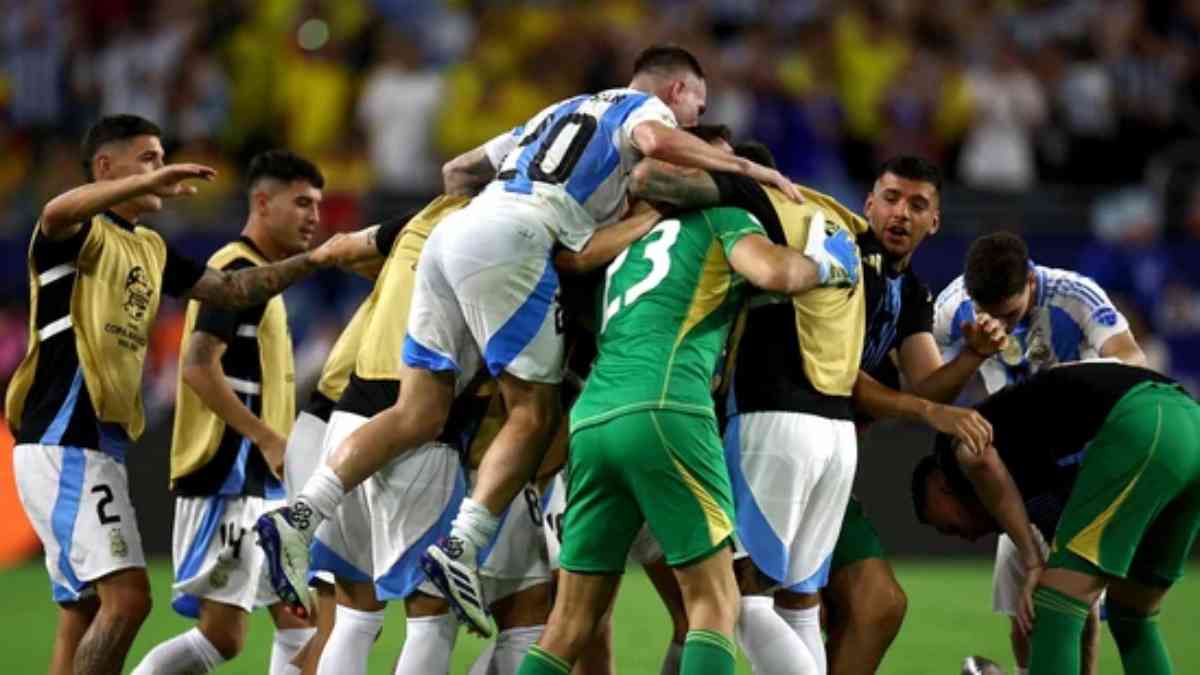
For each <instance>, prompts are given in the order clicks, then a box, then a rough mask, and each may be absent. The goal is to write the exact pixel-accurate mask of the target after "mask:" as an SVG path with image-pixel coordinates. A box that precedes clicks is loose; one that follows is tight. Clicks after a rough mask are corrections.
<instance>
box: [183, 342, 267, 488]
mask: <svg viewBox="0 0 1200 675" xmlns="http://www.w3.org/2000/svg"><path fill="white" fill-rule="evenodd" d="M226 347H227V345H226V344H225V342H224V341H223V340H222V339H221V338H219V337H217V336H215V335H211V334H209V333H206V332H204V331H196V332H194V333H192V335H191V337H190V338H189V339H188V345H187V350H186V351H185V352H184V354H183V359H182V363H181V368H180V372H179V376H180V378H181V379H182V380H183V383H184V384H186V385H187V386H188V388H190V389H191V390H192V391H194V392H195V393H196V396H197V397H199V398H200V400H201V401H202V402H203V403H204V405H206V406H208V408H209V409H210V410H212V411H213V412H214V413H216V414H217V416H218V417H220V418H221V419H222V420H224V421H225V423H226V424H228V425H229V426H231V427H233V428H234V429H236V430H237V432H238V433H239V434H242V435H243V436H245V437H246V438H249V439H250V440H251V441H253V442H254V444H255V445H257V446H258V448H259V451H260V452H262V454H263V457H264V458H265V459H266V460H267V465H268V466H270V467H271V470H272V471H274V472H275V475H276V476H283V451H284V448H285V447H286V446H287V439H286V438H284V437H283V436H281V435H279V434H277V433H275V431H274V430H273V429H271V427H269V426H267V424H266V423H265V422H263V421H262V420H261V419H259V418H258V417H255V415H254V413H253V412H251V411H250V409H249V408H247V407H246V406H245V404H243V403H242V402H241V401H239V400H238V397H237V394H236V393H234V391H233V388H232V387H230V386H229V382H228V381H226V380H225V371H224V369H223V368H222V367H221V356H222V355H224V354H225V350H226Z"/></svg>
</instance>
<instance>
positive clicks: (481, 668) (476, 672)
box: [467, 641, 496, 675]
mask: <svg viewBox="0 0 1200 675" xmlns="http://www.w3.org/2000/svg"><path fill="white" fill-rule="evenodd" d="M495 653H496V643H495V642H494V641H493V642H488V643H487V646H486V647H484V648H483V651H482V652H479V656H477V657H475V662H474V663H472V664H471V669H470V670H468V671H467V675H488V673H490V672H491V667H492V655H493V654H495Z"/></svg>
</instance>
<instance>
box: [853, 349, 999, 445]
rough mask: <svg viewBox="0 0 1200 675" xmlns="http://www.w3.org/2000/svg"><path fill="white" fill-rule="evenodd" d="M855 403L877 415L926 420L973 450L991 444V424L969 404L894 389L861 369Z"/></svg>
mask: <svg viewBox="0 0 1200 675" xmlns="http://www.w3.org/2000/svg"><path fill="white" fill-rule="evenodd" d="M853 396H854V407H855V408H858V409H859V410H862V411H863V412H865V413H867V414H868V415H870V416H871V417H874V418H876V419H887V418H896V419H903V420H908V421H910V422H919V423H921V424H925V425H927V426H929V427H930V428H932V429H934V430H935V431H939V432H941V433H944V434H949V435H951V436H953V437H955V438H957V439H958V440H960V441H962V442H963V443H965V444H966V445H967V447H968V448H969V449H970V450H971V451H972V452H974V453H982V452H983V450H984V448H986V447H987V446H989V445H991V444H992V425H991V423H990V422H988V421H987V419H986V418H984V416H983V415H980V414H979V412H978V411H976V410H972V409H970V408H959V407H956V406H950V405H943V404H941V403H935V402H933V401H930V400H927V399H924V398H920V397H918V396H914V395H912V394H906V393H904V392H900V391H896V390H895V389H892V388H891V387H888V386H886V385H884V384H883V383H881V382H879V381H878V380H876V379H875V378H873V377H871V376H870V375H869V374H868V373H866V372H864V371H861V370H860V371H859V372H858V380H857V381H855V383H854V394H853Z"/></svg>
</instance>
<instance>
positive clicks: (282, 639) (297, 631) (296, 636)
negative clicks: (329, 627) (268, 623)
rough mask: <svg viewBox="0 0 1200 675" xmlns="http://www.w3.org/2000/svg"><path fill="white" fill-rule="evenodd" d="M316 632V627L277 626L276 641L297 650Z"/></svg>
mask: <svg viewBox="0 0 1200 675" xmlns="http://www.w3.org/2000/svg"><path fill="white" fill-rule="evenodd" d="M316 633H317V629H316V628H276V629H275V642H276V643H277V644H279V645H282V646H284V647H288V648H289V649H291V650H292V651H296V650H298V649H300V648H301V647H303V646H304V644H305V643H306V642H308V641H309V639H311V638H312V636H313V635H316Z"/></svg>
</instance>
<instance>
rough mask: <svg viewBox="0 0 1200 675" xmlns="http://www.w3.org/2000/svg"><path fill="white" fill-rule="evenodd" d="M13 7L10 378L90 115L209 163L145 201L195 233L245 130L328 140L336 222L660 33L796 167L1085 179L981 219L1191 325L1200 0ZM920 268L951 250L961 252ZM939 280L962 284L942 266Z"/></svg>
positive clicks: (303, 335) (624, 64) (257, 2)
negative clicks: (34, 268) (32, 243)
mask: <svg viewBox="0 0 1200 675" xmlns="http://www.w3.org/2000/svg"><path fill="white" fill-rule="evenodd" d="M0 6H3V8H4V10H5V12H4V18H3V19H2V20H0V30H2V33H0V44H2V49H0V58H2V62H0V148H2V149H3V152H4V156H5V159H6V161H5V162H3V163H0V240H3V241H4V248H5V251H6V254H5V257H4V259H3V260H2V261H0V263H2V266H3V268H4V269H3V272H2V273H0V279H3V282H4V285H3V287H2V292H0V381H2V380H3V379H4V378H5V377H6V375H7V373H8V372H9V371H10V370H11V367H12V366H13V365H15V363H16V361H17V360H18V359H19V356H20V354H21V350H22V347H23V344H24V336H25V324H24V321H25V318H24V317H25V315H24V311H25V307H24V305H25V302H26V298H27V296H26V289H25V286H24V273H23V266H22V264H21V263H22V260H23V250H24V247H25V246H26V242H27V239H28V234H29V230H30V227H31V226H32V223H33V222H34V220H35V219H36V217H37V213H38V212H39V211H40V208H41V206H42V204H43V203H44V202H45V201H46V200H47V199H48V198H49V197H50V196H53V195H54V194H56V193H58V192H61V191H62V190H64V189H66V188H68V187H70V186H72V185H74V184H77V183H78V182H79V181H80V180H81V173H80V170H79V157H78V141H79V138H80V135H81V133H82V131H83V130H84V129H85V128H86V126H87V125H88V124H89V123H90V122H91V121H93V120H94V119H95V118H96V117H97V116H99V115H103V114H109V113H117V112H131V113H136V114H139V115H142V116H145V117H148V118H150V119H152V120H155V121H157V122H158V123H159V124H160V125H161V126H162V127H163V129H164V131H165V133H166V134H167V136H166V138H165V140H166V141H167V142H168V149H169V151H170V152H171V156H172V158H173V159H177V160H180V159H188V160H194V161H201V162H204V163H207V164H210V165H212V166H215V167H216V168H217V169H218V170H219V171H220V178H219V180H218V181H217V182H216V183H215V184H213V185H206V186H205V187H204V189H203V190H202V192H201V194H200V195H199V196H198V197H196V198H192V199H189V200H187V201H186V202H181V203H179V204H174V205H172V206H171V207H170V208H168V210H167V211H165V212H164V213H163V214H160V215H158V216H156V217H155V218H154V223H155V225H156V226H157V227H159V228H160V229H162V230H163V231H164V232H165V233H166V234H167V236H168V238H169V239H170V240H172V241H173V242H175V243H177V244H178V245H180V246H182V247H184V248H185V249H187V250H189V251H190V252H192V253H193V254H195V255H197V257H203V256H206V255H207V254H208V252H210V251H211V250H213V249H214V248H216V246H217V244H218V243H219V242H220V240H221V239H222V238H227V237H228V236H230V235H231V234H233V233H236V232H237V231H238V229H239V228H240V227H241V224H242V222H243V220H244V217H245V216H244V204H243V203H242V200H241V196H242V195H241V189H240V187H241V183H240V178H239V167H243V166H245V164H246V162H247V160H248V159H249V157H251V156H252V155H253V154H255V153H256V152H258V151H261V150H264V149H267V148H270V147H276V146H287V147H289V148H291V149H293V150H295V151H297V152H300V153H302V154H304V155H307V156H309V157H311V158H312V159H314V160H315V161H316V162H317V163H318V164H319V165H320V166H321V167H322V169H323V170H324V172H325V175H326V178H327V180H328V183H327V189H326V199H325V204H324V208H323V212H322V217H323V220H324V222H325V225H326V227H327V229H328V230H329V231H335V230H343V229H349V228H355V227H359V226H361V225H363V224H366V223H369V222H373V221H374V220H375V219H377V218H379V217H381V216H384V215H389V214H395V213H399V212H401V211H403V210H407V209H411V208H415V207H418V206H420V205H421V203H423V202H424V201H425V200H427V199H428V198H429V197H430V196H431V195H433V194H435V193H436V192H437V191H438V190H439V185H440V172H439V167H440V164H441V162H443V161H444V160H445V159H447V158H449V157H452V156H454V155H455V154H457V153H459V152H462V151H464V150H467V149H470V148H472V147H474V146H476V145H478V144H479V143H481V142H483V141H485V140H487V139H488V138H490V137H492V136H494V135H495V134H498V133H501V132H503V131H505V130H507V129H509V128H511V127H512V126H514V125H515V124H518V123H521V122H523V121H525V120H526V119H528V118H529V117H531V116H532V115H533V114H534V113H536V112H537V111H538V110H539V109H540V108H542V107H543V106H545V105H546V104H548V103H551V102H553V101H555V100H558V99H561V98H563V97H565V96H569V95H572V94H576V93H579V92H581V91H593V90H599V89H603V88H607V87H611V86H619V85H623V84H624V83H625V82H627V80H628V74H629V71H630V66H631V64H632V60H633V58H634V56H635V55H636V54H637V52H638V51H639V50H640V49H641V48H643V47H644V46H646V45H648V44H650V43H652V42H676V43H679V44H682V45H684V46H686V47H688V48H689V49H692V50H693V51H695V52H696V53H697V54H698V55H699V56H700V58H701V61H702V63H703V64H704V67H705V69H706V71H707V75H708V87H709V108H708V112H707V113H706V121H719V122H722V123H725V124H728V125H729V126H730V127H731V128H732V129H733V130H734V133H735V134H736V135H737V136H739V137H744V136H752V137H755V138H757V139H759V140H761V141H763V142H765V143H766V144H767V145H768V146H769V147H771V148H772V150H773V151H774V152H775V154H776V157H777V160H778V162H779V164H780V168H781V170H783V171H784V173H786V174H788V175H790V176H792V177H793V178H794V179H795V180H797V181H799V182H803V183H806V184H809V185H812V186H814V187H817V188H819V189H823V190H825V191H827V192H830V193H832V194H834V195H835V196H837V197H839V198H841V199H843V200H844V201H846V202H847V203H848V204H851V205H855V206H857V205H858V204H859V203H860V202H861V195H862V194H863V193H864V185H865V182H866V181H867V180H869V179H870V177H871V175H872V171H873V167H874V166H875V165H876V164H877V163H878V162H879V161H880V160H881V159H883V158H884V157H887V156H890V155H893V154H897V153H901V152H904V153H916V154H921V155H924V156H926V157H928V158H930V159H932V160H935V161H938V162H940V163H941V164H942V166H943V167H944V168H945V170H946V172H947V175H948V177H949V178H950V181H951V183H952V185H953V187H951V188H949V189H948V192H949V194H951V195H958V202H959V203H962V204H967V205H968V207H966V208H964V209H960V210H959V211H956V213H962V214H965V216H964V217H963V218H961V219H960V220H973V219H974V218H975V215H976V213H977V212H978V209H976V210H972V209H971V207H970V205H971V204H993V203H999V204H1004V203H1007V202H1009V201H1010V200H1015V199H1019V200H1025V203H1030V204H1034V205H1035V206H1036V205H1037V204H1039V203H1042V204H1048V203H1050V202H1054V203H1056V204H1058V205H1061V202H1062V201H1063V200H1064V199H1065V200H1067V201H1071V200H1074V202H1077V203H1078V204H1079V205H1080V208H1079V209H1078V213H1079V214H1081V215H1080V217H1079V218H1078V219H1077V220H1079V221H1080V222H1069V223H1064V222H1058V221H1060V220H1062V219H1061V218H1059V217H1057V216H1056V215H1055V214H1057V213H1060V211H1055V210H1054V209H1052V208H1049V207H1048V206H1047V208H1045V209H1041V210H1039V208H1034V209H1033V210H1032V211H1031V213H1032V215H1031V216H1028V217H1024V218H1023V222H997V223H986V224H985V225H986V226H994V225H1003V226H1006V227H1011V228H1016V229H1020V230H1021V231H1023V232H1024V233H1025V234H1027V235H1036V234H1038V233H1046V232H1049V233H1053V232H1057V231H1069V232H1071V233H1073V234H1072V235H1071V236H1074V237H1076V240H1075V243H1074V244H1073V248H1072V249H1071V250H1072V251H1074V253H1073V255H1071V256H1064V258H1069V259H1063V260H1061V261H1056V262H1060V263H1061V264H1064V265H1067V266H1079V267H1081V268H1082V271H1084V272H1085V273H1088V274H1092V275H1093V276H1095V277H1096V278H1097V280H1098V281H1100V283H1101V284H1103V285H1105V286H1107V287H1109V288H1110V289H1112V290H1113V291H1114V294H1117V295H1119V296H1120V298H1121V301H1122V302H1124V303H1127V306H1128V307H1129V309H1130V312H1132V313H1134V314H1136V316H1137V319H1138V321H1139V322H1140V325H1142V326H1143V327H1144V331H1145V333H1146V334H1147V335H1150V334H1153V333H1155V332H1165V333H1170V332H1172V331H1174V332H1181V331H1183V332H1186V331H1188V330H1192V331H1195V332H1198V333H1200V318H1198V317H1200V301H1198V300H1197V299H1196V298H1197V296H1196V294H1195V293H1194V292H1192V291H1191V290H1190V289H1192V288H1200V279H1194V278H1189V274H1192V275H1194V274H1195V271H1193V270H1192V269H1191V267H1190V266H1188V265H1187V264H1181V262H1180V260H1179V254H1178V251H1182V250H1191V249H1187V248H1186V247H1185V248H1177V247H1175V246H1174V245H1172V246H1168V245H1167V243H1166V242H1167V241H1168V240H1170V241H1172V242H1178V241H1184V242H1188V241H1196V240H1200V142H1198V141H1200V0H1161V1H1156V2H1150V1H1146V2H1140V1H1137V0H957V1H955V2H923V1H921V0H840V1H835V0H788V1H786V2H785V1H782V0H779V1H771V0H658V1H656V2H650V1H648V0H646V1H641V0H605V1H600V0H595V1H591V2H587V1H570V0H541V1H532V2H517V1H515V0H508V1H504V0H490V1H488V0H476V1H474V2H472V1H469V0H169V1H168V0H20V1H19V2H18V1H15V0H7V1H4V2H0ZM1048 186H1051V187H1052V186H1059V187H1060V189H1059V191H1057V192H1056V191H1053V190H1051V187H1048ZM1064 190H1065V192H1064ZM1064 194H1065V195H1067V196H1066V197H1062V195H1064ZM1005 213H1007V212H1005ZM1039 214H1041V215H1040V216H1039ZM1004 217H1008V218H1011V215H1008V216H1004ZM1071 220H1076V219H1075V218H1071ZM1089 226H1090V228H1091V231H1092V234H1089ZM980 227H981V225H980V224H979V223H961V222H954V221H952V220H950V219H949V218H948V219H947V222H946V224H945V229H946V230H947V231H949V232H951V233H952V232H954V231H956V229H957V230H958V231H960V232H970V231H978V230H979V229H980ZM1034 252H1035V255H1036V254H1037V249H1036V247H1035V248H1034ZM927 257H928V256H927ZM930 264H932V265H934V266H935V268H936V266H937V265H939V264H941V265H943V266H944V267H945V268H946V269H947V270H949V272H954V271H956V270H957V268H958V266H959V265H960V264H961V258H958V259H956V260H949V261H941V260H939V259H934V258H930ZM949 272H947V273H949ZM928 276H930V277H931V281H933V282H935V284H936V282H938V281H942V282H944V281H945V280H948V279H942V278H941V277H942V276H945V274H943V272H942V271H941V270H940V269H935V270H934V271H933V272H932V273H930V274H929V275H928ZM363 288H364V286H363V284H353V283H351V282H347V281H345V280H344V279H342V278H341V277H336V278H334V277H330V276H327V277H324V278H323V279H322V280H320V281H319V282H318V283H316V284H310V285H306V286H305V287H303V288H301V289H298V290H296V291H295V292H293V293H291V294H290V295H289V301H290V302H293V303H295V304H296V306H298V307H299V308H301V309H303V308H305V307H316V306H325V307H328V306H340V307H343V308H344V307H346V306H348V305H350V304H351V303H353V301H354V300H356V299H357V297H359V295H360V294H361V293H362V290H363ZM293 311H294V314H298V315H303V312H296V310H293ZM325 323H327V324H329V325H324V324H319V325H298V326H296V330H295V334H296V335H297V337H298V339H299V340H300V341H301V343H302V345H304V347H303V349H302V350H301V351H302V353H306V352H304V350H309V351H311V352H312V354H313V356H312V357H311V360H312V361H313V362H314V363H319V361H320V357H319V354H320V353H321V349H320V346H321V345H323V344H324V342H323V341H324V340H327V339H328V338H329V336H330V335H332V334H335V333H336V330H337V329H338V328H339V326H338V325H335V324H336V322H325ZM160 324H161V328H160V333H161V336H160V337H158V338H156V343H158V344H159V346H158V347H156V348H155V350H154V354H155V356H153V357H152V359H151V363H150V367H151V371H152V372H151V374H150V375H151V376H150V378H149V379H148V381H149V382H151V383H152V385H151V386H152V387H154V388H155V389H156V390H158V391H159V392H160V394H161V395H157V396H156V395H151V396H150V397H148V400H151V401H155V400H161V401H162V402H163V405H169V401H170V397H171V395H172V394H173V389H174V371H173V363H174V359H175V353H174V345H175V344H177V340H178V331H179V318H178V316H177V309H176V311H174V312H172V311H167V312H164V314H163V320H162V321H161V322H160ZM1181 327H1182V328H1181ZM310 336H316V338H317V339H315V340H313V339H309V337H310ZM313 345H316V346H313ZM152 405H154V404H153V403H152Z"/></svg>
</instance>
